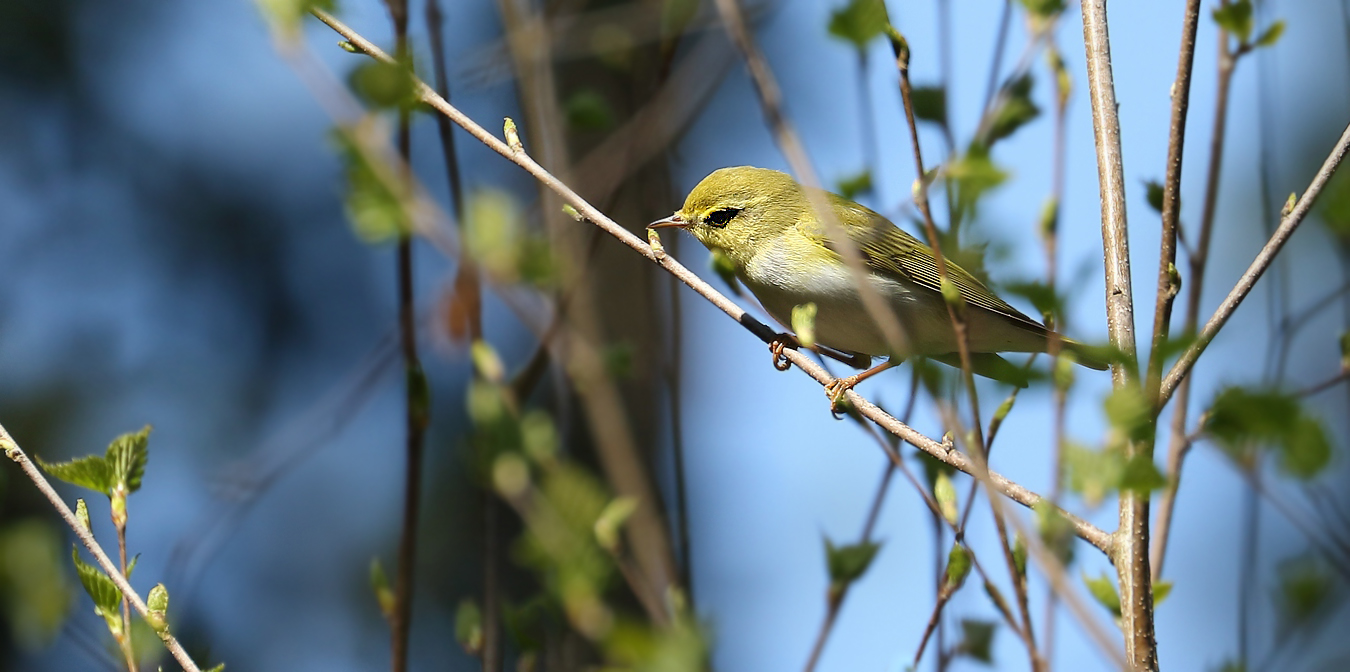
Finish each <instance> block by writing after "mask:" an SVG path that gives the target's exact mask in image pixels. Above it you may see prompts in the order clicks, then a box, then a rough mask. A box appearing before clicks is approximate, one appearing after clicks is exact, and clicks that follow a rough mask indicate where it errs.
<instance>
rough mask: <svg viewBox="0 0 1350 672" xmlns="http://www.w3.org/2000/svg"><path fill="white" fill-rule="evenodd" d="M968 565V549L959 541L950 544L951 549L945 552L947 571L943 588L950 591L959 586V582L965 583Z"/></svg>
mask: <svg viewBox="0 0 1350 672" xmlns="http://www.w3.org/2000/svg"><path fill="white" fill-rule="evenodd" d="M970 567H971V558H970V551H968V550H966V548H965V547H964V546H962V545H961V544H959V543H957V544H952V550H951V551H950V552H949V553H947V572H946V581H945V583H944V584H943V589H944V590H947V591H949V592H950V591H953V590H956V589H957V588H960V587H961V584H963V583H965V581H966V577H967V576H970Z"/></svg>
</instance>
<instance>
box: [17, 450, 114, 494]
mask: <svg viewBox="0 0 1350 672" xmlns="http://www.w3.org/2000/svg"><path fill="white" fill-rule="evenodd" d="M34 459H35V460H36V461H37V463H38V464H39V465H40V466H41V467H42V470H43V471H45V472H47V473H48V474H49V475H51V476H52V477H53V478H58V479H61V480H63V481H65V482H67V483H69V484H71V485H78V486H80V487H81V488H88V489H90V490H93V491H94V492H101V493H103V494H105V495H108V496H112V469H111V468H109V466H108V461H107V460H105V459H103V458H102V457H99V456H98V455H86V456H84V457H77V458H75V459H73V460H70V461H68V462H57V463H56V464H49V463H47V462H44V461H43V460H42V458H40V457H37V456H36V455H35V456H34Z"/></svg>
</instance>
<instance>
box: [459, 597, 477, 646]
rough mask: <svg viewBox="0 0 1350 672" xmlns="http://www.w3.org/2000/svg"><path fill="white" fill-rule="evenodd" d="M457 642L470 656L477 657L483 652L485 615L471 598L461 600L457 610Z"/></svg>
mask: <svg viewBox="0 0 1350 672" xmlns="http://www.w3.org/2000/svg"><path fill="white" fill-rule="evenodd" d="M455 641H457V642H459V645H460V646H462V647H464V650H465V651H467V652H469V654H470V655H475V656H476V655H478V653H479V652H480V651H482V650H483V613H482V612H481V611H479V609H478V603H477V602H474V601H473V600H471V599H469V598H464V599H463V600H460V602H459V608H458V609H456V610H455Z"/></svg>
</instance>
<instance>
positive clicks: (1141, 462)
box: [1120, 453, 1167, 495]
mask: <svg viewBox="0 0 1350 672" xmlns="http://www.w3.org/2000/svg"><path fill="white" fill-rule="evenodd" d="M1165 485H1167V477H1166V476H1163V474H1162V472H1161V471H1158V465H1156V464H1154V463H1153V459H1152V458H1150V457H1149V456H1148V455H1144V454H1143V453H1140V454H1138V455H1135V456H1134V457H1131V458H1130V459H1129V461H1127V462H1126V463H1125V470H1124V472H1122V473H1121V475H1120V489H1121V490H1128V491H1130V492H1134V493H1137V494H1140V495H1147V494H1148V493H1150V492H1153V491H1154V490H1161V489H1162V488H1163V486H1165Z"/></svg>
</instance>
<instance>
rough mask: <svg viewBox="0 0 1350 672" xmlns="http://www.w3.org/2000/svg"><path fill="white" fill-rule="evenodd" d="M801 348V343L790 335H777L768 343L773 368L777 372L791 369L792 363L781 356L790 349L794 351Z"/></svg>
mask: <svg viewBox="0 0 1350 672" xmlns="http://www.w3.org/2000/svg"><path fill="white" fill-rule="evenodd" d="M799 347H801V342H800V341H798V340H797V337H796V336H793V335H792V334H786V333H784V334H778V337H777V338H775V339H773V340H772V341H769V352H771V353H773V368H775V369H778V370H779V371H787V370H788V369H790V368H792V362H789V361H788V359H787V357H784V356H783V351H784V350H786V349H788V348H792V349H793V350H796V349H797V348H799Z"/></svg>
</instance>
